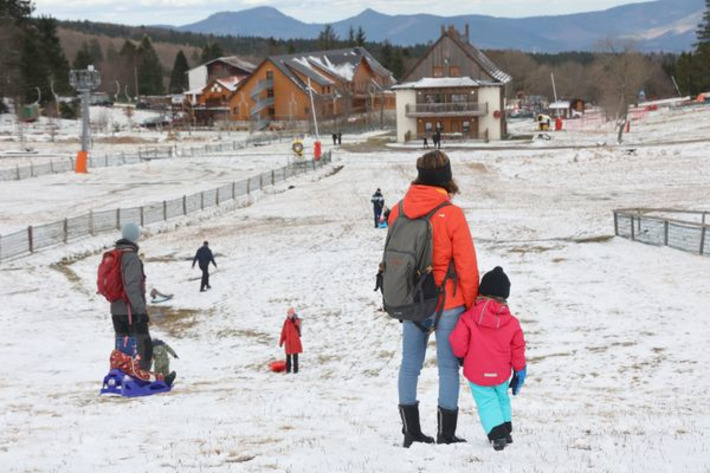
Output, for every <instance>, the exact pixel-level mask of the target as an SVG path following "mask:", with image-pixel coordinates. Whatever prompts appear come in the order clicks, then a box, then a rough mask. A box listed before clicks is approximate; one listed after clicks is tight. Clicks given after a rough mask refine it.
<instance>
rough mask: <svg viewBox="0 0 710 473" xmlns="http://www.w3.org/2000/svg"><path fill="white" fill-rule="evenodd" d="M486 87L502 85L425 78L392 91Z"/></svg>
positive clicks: (466, 80)
mask: <svg viewBox="0 0 710 473" xmlns="http://www.w3.org/2000/svg"><path fill="white" fill-rule="evenodd" d="M486 85H494V86H500V85H501V84H500V83H497V82H491V81H481V80H476V79H471V78H470V77H423V78H421V79H419V80H418V81H416V82H405V83H403V84H399V85H395V86H394V87H392V89H394V90H406V89H445V88H448V87H481V86H486Z"/></svg>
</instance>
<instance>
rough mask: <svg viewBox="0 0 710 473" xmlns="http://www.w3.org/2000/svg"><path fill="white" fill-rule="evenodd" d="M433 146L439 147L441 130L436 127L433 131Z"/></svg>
mask: <svg viewBox="0 0 710 473" xmlns="http://www.w3.org/2000/svg"><path fill="white" fill-rule="evenodd" d="M434 147H435V148H436V149H441V130H440V129H439V128H437V129H436V133H434Z"/></svg>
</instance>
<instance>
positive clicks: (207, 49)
mask: <svg viewBox="0 0 710 473" xmlns="http://www.w3.org/2000/svg"><path fill="white" fill-rule="evenodd" d="M222 56H224V52H223V51H222V47H221V46H220V45H219V44H218V43H217V42H215V41H209V42H207V44H205V46H204V47H203V48H202V55H201V56H200V61H201V62H202V64H204V63H206V62H210V61H212V60H214V59H217V58H220V57H222Z"/></svg>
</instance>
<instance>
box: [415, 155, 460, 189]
mask: <svg viewBox="0 0 710 473" xmlns="http://www.w3.org/2000/svg"><path fill="white" fill-rule="evenodd" d="M451 179H452V175H451V161H447V162H446V165H445V166H444V167H440V168H436V169H424V168H420V167H419V166H417V183H418V184H423V185H425V186H437V187H444V186H445V185H446V184H448V183H449V182H451Z"/></svg>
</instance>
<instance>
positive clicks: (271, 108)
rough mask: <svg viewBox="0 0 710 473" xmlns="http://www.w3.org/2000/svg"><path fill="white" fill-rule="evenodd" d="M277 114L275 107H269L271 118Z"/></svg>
mask: <svg viewBox="0 0 710 473" xmlns="http://www.w3.org/2000/svg"><path fill="white" fill-rule="evenodd" d="M275 116H276V109H275V108H274V107H269V118H272V119H273V118H274V117H275Z"/></svg>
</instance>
